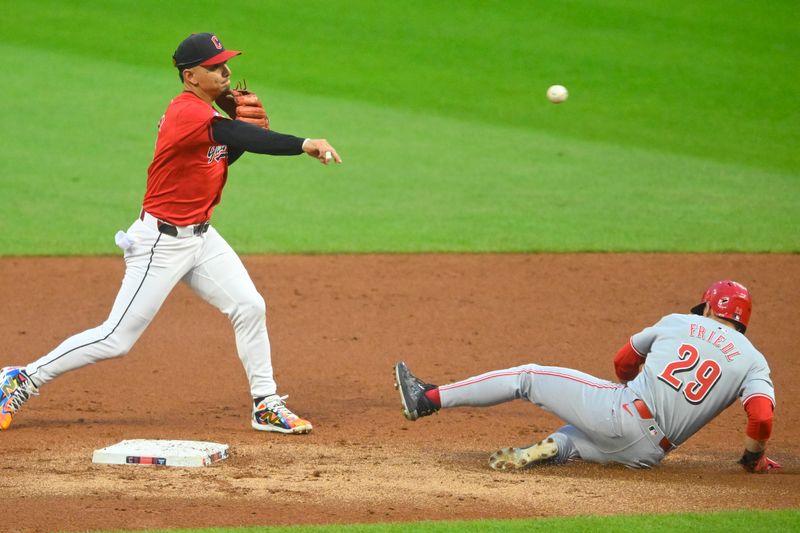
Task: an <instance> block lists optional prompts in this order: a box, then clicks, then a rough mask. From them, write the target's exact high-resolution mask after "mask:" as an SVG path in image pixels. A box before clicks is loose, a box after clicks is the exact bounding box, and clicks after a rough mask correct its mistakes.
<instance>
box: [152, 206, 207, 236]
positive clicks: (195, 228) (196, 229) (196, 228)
mask: <svg viewBox="0 0 800 533" xmlns="http://www.w3.org/2000/svg"><path fill="white" fill-rule="evenodd" d="M145 215H147V217H148V219H147V220H145ZM139 219H140V220H142V221H144V222H145V223H148V220H149V221H152V223H154V224H155V226H156V228H158V231H159V233H163V234H164V235H169V236H170V237H177V236H178V235H180V234H181V233H182V232H181V231H179V230H178V226H176V225H174V224H170V223H169V222H167V221H165V220H161V219H159V218H156V217H154V216H153V215H151V214H150V213H145V210H144V209H142V211H141V212H140V213H139ZM210 225H211V221H209V220H206V221H205V222H198V223H197V224H190V225H188V226H181V229H184V228H187V229H191V231H192V235H202V234H203V233H205V232H207V231H208V227H209V226H210ZM183 236H184V237H188V234H187V233H186V232H183Z"/></svg>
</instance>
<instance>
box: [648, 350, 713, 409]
mask: <svg viewBox="0 0 800 533" xmlns="http://www.w3.org/2000/svg"><path fill="white" fill-rule="evenodd" d="M698 363H700V364H699V365H698ZM695 367H696V368H697V369H696V370H695ZM691 370H694V371H695V372H694V379H692V381H690V382H688V383H687V384H686V386H685V387H684V385H683V382H682V381H681V380H679V379H678V378H676V377H675V374H680V373H681V372H689V371H691ZM721 374H722V369H721V368H720V366H719V363H717V362H716V361H714V360H713V359H705V360H703V361H702V362H700V354H699V353H698V352H697V348H695V347H694V346H692V345H691V344H681V347H680V348H678V360H677V361H673V362H671V363H670V364H668V365H667V366H666V367H664V371H663V372H661V374H659V376H658V379H660V380H661V381H663V382H664V383H666V384H667V385H669V386H670V387H672V388H673V389H675V390H676V391H680V390H681V388H683V396H684V398H686V400H687V401H689V402H690V403H700V402H702V401H703V400H704V399H705V397H706V396H707V395H708V393H709V392H710V391H711V388H712V387H713V386H714V384H715V383H716V382H717V380H719V377H720V375H721Z"/></svg>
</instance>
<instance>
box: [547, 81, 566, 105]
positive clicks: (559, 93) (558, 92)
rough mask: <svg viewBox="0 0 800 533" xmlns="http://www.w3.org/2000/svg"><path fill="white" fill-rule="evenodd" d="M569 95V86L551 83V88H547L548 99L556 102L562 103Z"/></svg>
mask: <svg viewBox="0 0 800 533" xmlns="http://www.w3.org/2000/svg"><path fill="white" fill-rule="evenodd" d="M568 96H569V93H568V92H567V88H566V87H564V86H563V85H551V86H550V88H549V89H547V99H548V100H550V101H551V102H553V103H554V104H560V103H561V102H563V101H564V100H566V99H567V97H568Z"/></svg>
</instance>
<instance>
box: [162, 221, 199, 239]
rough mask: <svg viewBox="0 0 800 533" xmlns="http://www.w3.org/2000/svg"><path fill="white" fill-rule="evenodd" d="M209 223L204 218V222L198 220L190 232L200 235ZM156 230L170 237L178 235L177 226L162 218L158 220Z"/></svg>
mask: <svg viewBox="0 0 800 533" xmlns="http://www.w3.org/2000/svg"><path fill="white" fill-rule="evenodd" d="M210 224H211V223H210V222H209V221H208V220H206V221H205V222H200V223H199V224H195V225H194V227H193V228H192V233H194V234H195V235H202V234H203V233H205V232H207V231H208V226H209V225H210ZM158 231H159V232H161V233H163V234H164V235H170V236H171V237H177V236H178V228H177V227H176V226H173V225H172V224H168V223H167V222H164V221H162V220H159V221H158Z"/></svg>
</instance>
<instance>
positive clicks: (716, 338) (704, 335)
mask: <svg viewBox="0 0 800 533" xmlns="http://www.w3.org/2000/svg"><path fill="white" fill-rule="evenodd" d="M689 336H690V337H694V338H696V339H700V340H702V341H706V342H707V343H709V344H711V345H712V346H714V347H715V348H718V349H719V351H721V352H722V353H723V354H724V355H725V357H726V358H727V359H728V361H733V358H734V357H736V356H737V355H741V354H742V352H740V351H739V350H737V349H736V345H735V344H733V343H732V342H731V341H729V340H728V339H727V338H725V335H722V334H721V333H720V332H719V331H718V330H716V329H710V330H706V328H704V327H703V326H701V325H700V324H692V325H690V326H689Z"/></svg>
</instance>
